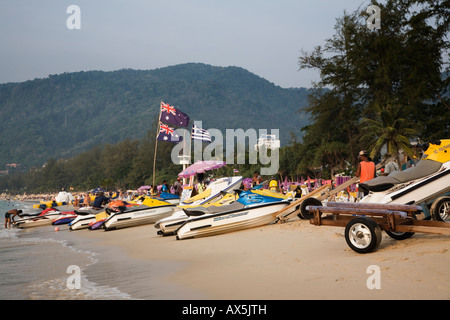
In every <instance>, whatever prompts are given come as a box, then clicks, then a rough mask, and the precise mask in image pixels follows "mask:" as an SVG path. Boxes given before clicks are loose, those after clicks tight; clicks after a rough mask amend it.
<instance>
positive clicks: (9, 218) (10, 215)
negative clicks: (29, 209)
mask: <svg viewBox="0 0 450 320" xmlns="http://www.w3.org/2000/svg"><path fill="white" fill-rule="evenodd" d="M21 213H22V210H17V209H12V210H9V211H8V212H7V213H5V229H8V226H9V229H11V224H14V223H16V222H15V221H14V217H15V216H19V217H20V214H21Z"/></svg>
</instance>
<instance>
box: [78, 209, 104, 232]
mask: <svg viewBox="0 0 450 320" xmlns="http://www.w3.org/2000/svg"><path fill="white" fill-rule="evenodd" d="M104 211H105V209H104V208H101V209H94V208H93V207H83V208H80V209H77V210H74V212H75V213H76V214H77V217H76V218H75V219H74V220H72V221H71V222H70V223H69V229H70V230H72V231H73V230H81V229H87V228H88V227H89V224H90V223H91V222H93V221H96V220H95V215H97V214H99V213H101V212H104Z"/></svg>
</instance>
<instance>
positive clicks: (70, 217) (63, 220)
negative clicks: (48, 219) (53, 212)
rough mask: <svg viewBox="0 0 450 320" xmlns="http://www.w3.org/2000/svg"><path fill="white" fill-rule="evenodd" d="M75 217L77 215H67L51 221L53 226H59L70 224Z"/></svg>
mask: <svg viewBox="0 0 450 320" xmlns="http://www.w3.org/2000/svg"><path fill="white" fill-rule="evenodd" d="M76 217H77V215H67V216H62V217H60V218H57V219H54V220H53V221H52V224H53V225H55V226H56V225H60V224H68V223H70V222H72V221H73V220H75V218H76Z"/></svg>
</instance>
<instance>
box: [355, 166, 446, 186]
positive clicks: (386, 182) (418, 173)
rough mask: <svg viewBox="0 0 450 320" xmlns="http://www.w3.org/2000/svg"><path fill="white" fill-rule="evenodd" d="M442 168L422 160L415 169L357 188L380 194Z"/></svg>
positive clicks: (398, 172) (383, 177)
mask: <svg viewBox="0 0 450 320" xmlns="http://www.w3.org/2000/svg"><path fill="white" fill-rule="evenodd" d="M441 167H442V163H440V162H437V161H433V160H427V159H423V160H420V161H419V162H418V163H417V165H416V166H415V167H411V168H408V169H406V170H403V171H396V172H393V173H391V174H390V175H388V176H380V177H376V178H374V179H372V180H369V181H366V182H364V183H361V184H360V185H359V188H361V189H363V190H365V191H372V192H381V191H385V190H388V189H390V188H392V187H393V186H395V185H397V184H400V183H405V182H408V181H412V180H417V179H420V178H424V177H426V176H429V175H431V174H433V173H435V172H437V171H439V169H440V168H441Z"/></svg>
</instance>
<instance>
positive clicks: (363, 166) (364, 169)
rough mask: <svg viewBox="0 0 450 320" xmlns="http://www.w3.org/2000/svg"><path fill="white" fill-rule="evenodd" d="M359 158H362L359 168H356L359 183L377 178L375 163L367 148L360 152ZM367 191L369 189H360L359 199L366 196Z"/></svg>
mask: <svg viewBox="0 0 450 320" xmlns="http://www.w3.org/2000/svg"><path fill="white" fill-rule="evenodd" d="M358 159H360V160H361V161H360V162H359V163H358V169H357V170H356V176H357V177H359V183H363V182H365V181H368V180H372V179H373V178H375V176H376V175H375V172H376V169H375V163H374V162H373V161H371V159H370V158H369V153H368V152H367V151H366V150H361V151H360V152H359V155H358ZM367 193H368V192H367V191H362V190H359V189H358V199H360V198H362V197H363V196H366V195H367Z"/></svg>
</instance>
